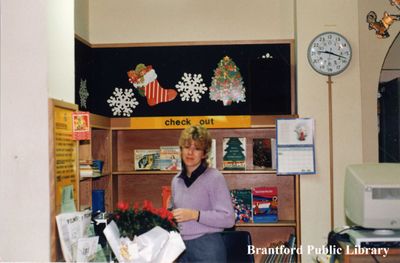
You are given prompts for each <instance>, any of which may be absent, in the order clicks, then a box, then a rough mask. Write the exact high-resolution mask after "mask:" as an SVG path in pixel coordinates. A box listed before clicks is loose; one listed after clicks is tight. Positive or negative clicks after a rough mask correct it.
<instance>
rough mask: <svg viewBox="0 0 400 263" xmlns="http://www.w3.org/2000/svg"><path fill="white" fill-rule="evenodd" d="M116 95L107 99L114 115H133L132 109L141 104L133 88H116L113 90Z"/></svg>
mask: <svg viewBox="0 0 400 263" xmlns="http://www.w3.org/2000/svg"><path fill="white" fill-rule="evenodd" d="M113 95H114V96H110V98H109V99H108V100H107V102H108V104H109V105H110V107H111V110H112V112H113V115H114V116H121V115H122V116H128V117H129V116H131V113H132V112H133V110H132V109H134V108H136V106H137V105H139V102H137V100H136V98H135V97H134V96H135V94H133V90H132V89H125V90H122V89H121V88H115V90H114V92H113Z"/></svg>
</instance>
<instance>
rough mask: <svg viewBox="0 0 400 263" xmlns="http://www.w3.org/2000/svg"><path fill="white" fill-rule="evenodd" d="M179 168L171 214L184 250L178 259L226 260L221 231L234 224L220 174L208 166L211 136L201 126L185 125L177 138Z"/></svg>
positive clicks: (190, 260)
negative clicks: (180, 157) (180, 166)
mask: <svg viewBox="0 0 400 263" xmlns="http://www.w3.org/2000/svg"><path fill="white" fill-rule="evenodd" d="M179 146H180V149H181V155H182V162H183V166H182V171H181V173H179V174H178V175H176V176H175V177H174V178H173V179H172V186H171V189H172V203H173V208H174V210H173V211H172V212H173V215H174V218H175V219H176V221H177V222H178V225H179V228H180V233H181V235H182V239H183V240H184V242H185V245H186V250H185V252H184V253H183V254H182V255H181V257H180V258H179V259H178V262H226V251H225V245H224V243H223V240H222V237H221V234H220V232H222V231H223V230H224V228H230V227H232V226H233V225H234V224H235V219H234V212H233V206H232V202H231V197H230V194H229V189H228V187H227V185H226V182H225V179H224V177H223V175H222V174H221V173H220V172H219V171H218V170H216V169H214V168H210V167H208V164H207V154H208V152H209V150H210V148H211V136H210V134H209V132H208V131H207V129H206V128H205V127H202V126H190V127H188V128H186V129H185V130H184V131H183V132H182V134H181V136H180V139H179Z"/></svg>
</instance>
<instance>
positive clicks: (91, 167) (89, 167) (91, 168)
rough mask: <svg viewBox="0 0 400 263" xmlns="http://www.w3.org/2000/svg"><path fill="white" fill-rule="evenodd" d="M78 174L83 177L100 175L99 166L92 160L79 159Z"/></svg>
mask: <svg viewBox="0 0 400 263" xmlns="http://www.w3.org/2000/svg"><path fill="white" fill-rule="evenodd" d="M79 175H80V177H81V178H85V177H99V176H101V171H100V168H99V167H98V166H97V165H96V164H95V163H93V161H92V160H79Z"/></svg>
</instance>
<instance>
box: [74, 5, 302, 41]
mask: <svg viewBox="0 0 400 263" xmlns="http://www.w3.org/2000/svg"><path fill="white" fill-rule="evenodd" d="M89 10H90V17H89V39H86V40H88V41H89V42H90V43H91V44H97V43H100V44H101V43H132V42H133V43H134V42H166V41H171V42H177V41H207V40H252V39H292V38H293V36H294V35H293V34H294V32H293V23H294V16H293V12H294V10H293V0H281V1H276V0H267V1H265V0H254V1H251V4H249V2H248V1H234V2H232V1H227V0H221V1H214V0H203V1H197V0H169V1H160V0H148V1H143V0H142V1H130V0H120V1H118V4H115V2H112V1H107V0H96V1H89ZM116 18H118V19H116ZM78 29H79V28H78ZM77 33H78V35H80V36H83V35H81V34H80V32H77Z"/></svg>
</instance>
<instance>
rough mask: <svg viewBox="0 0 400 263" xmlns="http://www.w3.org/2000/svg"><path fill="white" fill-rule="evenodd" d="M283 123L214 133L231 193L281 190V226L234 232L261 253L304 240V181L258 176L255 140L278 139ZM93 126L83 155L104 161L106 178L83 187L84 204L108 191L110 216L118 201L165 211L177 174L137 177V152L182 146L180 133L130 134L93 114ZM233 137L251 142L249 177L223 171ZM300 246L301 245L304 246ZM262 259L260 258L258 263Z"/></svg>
mask: <svg viewBox="0 0 400 263" xmlns="http://www.w3.org/2000/svg"><path fill="white" fill-rule="evenodd" d="M279 117H282V116H257V117H256V118H254V122H253V123H254V125H252V126H251V127H250V128H229V129H228V128H219V129H209V130H210V133H211V135H212V137H213V138H214V139H216V158H217V168H218V169H219V170H220V171H221V172H222V174H223V175H224V177H225V179H226V181H227V184H228V187H229V188H230V189H240V188H251V187H255V186H276V187H278V197H279V208H278V216H279V221H278V222H277V223H266V224H260V223H257V224H255V223H248V224H247V223H240V224H236V226H235V227H236V229H237V230H246V231H249V232H250V233H251V235H252V240H253V244H254V245H255V246H257V247H267V246H268V245H269V244H271V243H272V242H276V241H278V240H281V241H286V240H287V239H288V237H289V235H290V234H295V235H296V238H297V240H300V209H299V207H300V205H299V204H300V202H299V197H300V193H299V190H300V177H299V176H297V175H290V176H278V175H276V172H275V171H274V170H272V169H267V170H253V164H252V160H253V156H252V155H253V151H252V142H253V140H252V139H253V138H264V137H267V138H275V136H276V134H275V119H276V118H279ZM286 117H288V116H286ZM290 117H292V116H290ZM91 125H92V140H91V141H90V142H89V146H86V147H88V149H85V147H84V145H81V146H83V148H82V151H83V153H84V155H85V156H86V157H87V156H89V157H91V158H92V159H101V160H104V176H102V177H100V178H93V179H91V180H82V181H81V182H80V184H81V188H80V192H81V204H91V190H93V189H104V190H105V192H106V194H105V198H106V201H105V202H106V210H107V211H112V210H113V209H114V208H115V207H116V205H117V203H118V201H129V202H134V201H138V202H139V203H142V202H143V200H150V201H152V202H153V204H154V206H155V207H161V203H162V197H161V190H162V186H169V185H170V183H171V179H172V178H173V176H175V175H176V174H177V172H171V171H135V170H134V164H133V163H134V162H133V158H134V150H135V149H152V148H156V149H158V148H159V147H160V146H171V145H178V138H179V135H180V133H181V130H180V129H160V130H159V129H157V130H156V129H154V130H149V129H145V130H138V129H130V128H129V119H128V118H111V119H108V118H105V117H101V116H98V115H94V114H91ZM234 136H237V137H246V140H247V143H246V152H247V156H246V167H247V170H245V171H224V170H222V156H223V155H222V151H223V150H222V140H223V138H224V137H234ZM82 157H83V156H82V153H81V158H82ZM86 157H85V158H86ZM89 191H90V192H89ZM88 192H89V193H88ZM297 245H298V246H299V245H300V242H299V241H297ZM260 257H261V255H259V256H256V261H259V260H260Z"/></svg>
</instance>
